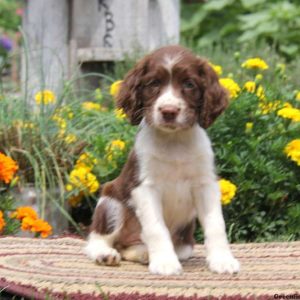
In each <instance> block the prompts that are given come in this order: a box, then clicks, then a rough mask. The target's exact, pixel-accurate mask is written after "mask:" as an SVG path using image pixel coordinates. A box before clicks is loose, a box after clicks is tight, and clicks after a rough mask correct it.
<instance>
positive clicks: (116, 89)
mask: <svg viewBox="0 0 300 300" xmlns="http://www.w3.org/2000/svg"><path fill="white" fill-rule="evenodd" d="M122 82H123V80H117V81H115V82H114V83H113V84H112V85H111V86H110V91H109V93H110V94H111V95H112V96H113V97H116V96H117V95H118V93H119V91H120V88H121V84H122Z"/></svg>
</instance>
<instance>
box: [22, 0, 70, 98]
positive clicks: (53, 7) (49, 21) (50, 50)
mask: <svg viewBox="0 0 300 300" xmlns="http://www.w3.org/2000/svg"><path fill="white" fill-rule="evenodd" d="M68 21H69V20H68V0H27V1H26V4H25V9H24V16H23V34H24V39H25V42H24V47H23V54H22V72H21V79H22V83H23V85H25V84H26V86H27V87H26V88H27V91H28V93H29V94H28V96H29V99H32V98H33V95H34V93H36V92H37V91H38V90H41V89H44V88H46V89H51V90H53V91H55V92H56V93H59V91H60V90H61V88H62V85H63V79H65V78H67V73H68V72H67V71H68V44H69V38H68V34H69V28H68Z"/></svg>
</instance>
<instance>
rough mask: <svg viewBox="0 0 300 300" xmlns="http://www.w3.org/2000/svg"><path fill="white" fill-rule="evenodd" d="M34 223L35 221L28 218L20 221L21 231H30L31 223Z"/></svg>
mask: <svg viewBox="0 0 300 300" xmlns="http://www.w3.org/2000/svg"><path fill="white" fill-rule="evenodd" d="M34 222H35V219H32V218H30V217H25V218H23V219H22V224H21V229H22V230H24V231H25V230H31V227H32V225H33V223H34Z"/></svg>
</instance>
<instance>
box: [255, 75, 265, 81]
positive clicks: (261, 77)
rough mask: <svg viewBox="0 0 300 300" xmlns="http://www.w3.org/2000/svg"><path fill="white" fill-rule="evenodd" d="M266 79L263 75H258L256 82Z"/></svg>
mask: <svg viewBox="0 0 300 300" xmlns="http://www.w3.org/2000/svg"><path fill="white" fill-rule="evenodd" d="M263 78H264V76H263V75H262V74H257V75H256V76H255V81H258V82H259V81H261V80H262V79H263Z"/></svg>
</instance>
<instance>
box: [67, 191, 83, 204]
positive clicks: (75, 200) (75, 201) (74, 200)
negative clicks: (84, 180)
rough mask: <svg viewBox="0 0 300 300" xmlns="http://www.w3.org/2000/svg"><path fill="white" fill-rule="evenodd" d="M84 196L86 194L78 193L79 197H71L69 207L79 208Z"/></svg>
mask: <svg viewBox="0 0 300 300" xmlns="http://www.w3.org/2000/svg"><path fill="white" fill-rule="evenodd" d="M83 196H84V193H83V192H80V193H78V195H75V196H72V197H70V198H69V199H68V203H69V205H71V206H72V207H76V206H78V204H80V203H81V201H82V198H83Z"/></svg>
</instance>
